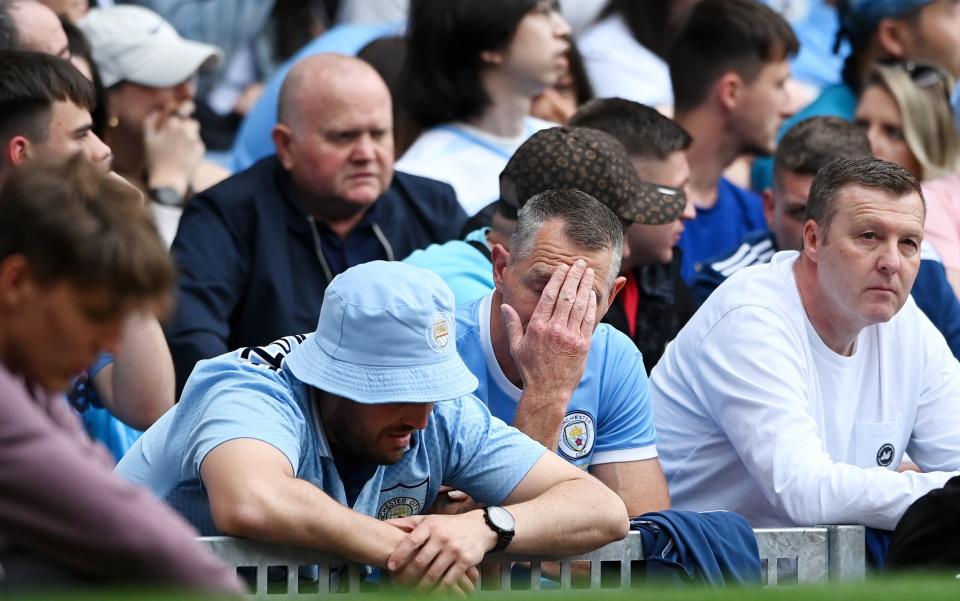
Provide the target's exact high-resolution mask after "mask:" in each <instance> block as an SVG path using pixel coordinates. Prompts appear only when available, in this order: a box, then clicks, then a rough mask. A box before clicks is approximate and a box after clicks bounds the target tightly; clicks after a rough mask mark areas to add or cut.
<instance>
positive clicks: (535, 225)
mask: <svg viewBox="0 0 960 601" xmlns="http://www.w3.org/2000/svg"><path fill="white" fill-rule="evenodd" d="M550 219H559V220H560V221H561V222H563V233H564V235H565V236H566V237H567V238H569V239H570V241H571V242H573V243H574V244H576V245H577V246H579V247H580V248H583V249H586V250H604V249H610V251H611V253H612V254H613V257H612V258H611V269H610V277H611V278H616V277H617V275H618V274H619V273H620V260H621V258H622V255H623V223H622V222H621V221H620V218H619V217H617V216H616V215H615V214H614V213H613V211H611V210H610V209H608V208H607V207H606V206H604V205H603V204H602V203H601V202H600V201H599V200H597V199H596V198H594V197H593V196H590V195H589V194H587V193H586V192H581V191H580V190H576V189H573V188H564V189H562V190H547V191H545V192H541V193H540V194H537V195H536V196H534V197H532V198H531V199H530V200H528V201H527V202H526V204H524V205H523V206H522V207H520V211H519V213H518V214H517V225H516V226H515V227H514V228H513V235H512V236H511V237H510V255H511V257H512V258H523V257H526V256H527V255H528V254H529V253H530V251H531V249H532V248H533V242H534V240H535V239H536V237H537V232H539V231H540V228H541V227H543V224H544V223H545V222H546V221H548V220H550ZM610 283H612V279H611V281H610V282H608V284H610Z"/></svg>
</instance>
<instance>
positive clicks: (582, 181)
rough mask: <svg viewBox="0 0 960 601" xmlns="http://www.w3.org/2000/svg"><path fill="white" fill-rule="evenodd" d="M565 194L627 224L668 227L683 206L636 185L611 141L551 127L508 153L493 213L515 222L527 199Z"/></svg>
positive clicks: (678, 196) (671, 194)
mask: <svg viewBox="0 0 960 601" xmlns="http://www.w3.org/2000/svg"><path fill="white" fill-rule="evenodd" d="M565 188H574V189H577V190H580V191H582V192H586V193H587V194H589V195H590V196H593V197H594V198H596V199H597V200H599V201H600V202H601V203H602V204H604V205H606V206H607V207H608V208H609V209H610V210H611V211H613V212H614V213H615V214H616V215H617V216H618V217H620V218H621V219H623V220H624V221H626V222H628V223H646V224H649V225H661V224H664V223H670V222H672V221H675V220H677V219H678V218H679V217H680V215H681V214H682V213H683V208H684V206H685V205H686V202H687V200H686V197H685V195H684V193H683V191H682V190H678V189H676V188H671V187H669V186H660V185H656V184H650V183H647V182H644V181H642V180H641V179H640V176H638V175H637V170H636V168H635V167H634V165H633V163H632V162H631V161H630V157H629V156H627V151H626V150H625V149H624V148H623V145H621V144H620V142H618V141H617V139H616V138H614V137H613V136H611V135H609V134H607V133H604V132H602V131H599V130H596V129H589V128H586V127H552V128H550V129H545V130H542V131H539V132H537V133H536V134H534V135H533V136H531V137H530V138H529V139H528V140H527V141H526V142H524V143H523V144H521V145H520V148H518V149H517V151H516V152H514V153H513V156H512V157H511V158H510V161H509V162H508V163H507V166H506V168H504V170H503V172H502V173H501V174H500V203H499V207H498V209H499V211H500V212H501V213H502V214H504V215H505V216H507V217H510V218H512V219H516V216H517V210H518V209H519V208H520V207H522V206H523V205H524V203H526V202H527V200H529V199H530V198H532V197H533V196H536V195H537V194H540V193H541V192H545V191H547V190H560V189H565Z"/></svg>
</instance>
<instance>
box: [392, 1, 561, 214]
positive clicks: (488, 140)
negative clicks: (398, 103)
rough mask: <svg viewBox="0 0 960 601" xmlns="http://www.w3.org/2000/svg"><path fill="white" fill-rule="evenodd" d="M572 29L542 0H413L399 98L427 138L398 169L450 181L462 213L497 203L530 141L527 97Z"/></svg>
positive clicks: (549, 73) (556, 69)
mask: <svg viewBox="0 0 960 601" xmlns="http://www.w3.org/2000/svg"><path fill="white" fill-rule="evenodd" d="M569 34H570V26H569V25H568V24H567V22H566V21H565V20H564V18H563V16H562V15H561V14H560V12H559V7H558V5H557V3H556V2H552V1H550V0H485V1H484V2H476V1H475V0H414V2H413V3H412V4H411V7H410V26H409V29H408V32H407V57H406V62H405V68H404V90H403V92H402V94H403V97H404V103H405V105H406V108H407V110H409V111H410V114H411V115H412V116H413V118H414V119H415V120H417V121H418V122H419V123H420V125H422V126H423V127H425V128H427V129H426V131H425V132H424V133H423V134H421V135H420V137H419V138H418V139H417V140H416V142H414V143H413V146H411V147H410V148H409V149H408V150H407V152H406V153H405V154H404V155H403V156H402V157H401V158H400V160H399V161H398V162H397V169H398V170H400V171H406V172H408V173H413V174H416V175H423V176H426V177H432V178H434V179H438V180H441V181H446V182H448V183H450V184H451V185H452V186H453V187H454V189H455V190H456V192H457V198H458V199H459V200H460V204H461V205H462V206H463V208H464V210H465V211H466V212H467V214H468V215H474V214H476V213H477V212H478V211H479V210H480V209H482V208H483V207H485V206H487V205H488V204H490V203H491V202H493V201H494V200H496V199H497V198H498V197H499V176H500V171H502V170H503V167H504V166H505V165H506V163H507V160H508V159H509V158H510V156H511V155H512V154H513V152H514V150H516V149H517V147H518V146H520V144H522V143H523V142H524V141H525V140H526V139H527V138H528V137H530V135H532V134H533V133H535V132H536V131H539V130H540V129H543V128H544V127H549V126H550V124H549V123H547V122H545V121H541V120H539V119H534V118H532V117H530V108H531V105H532V102H533V99H534V98H535V97H536V96H537V95H539V94H540V93H541V92H543V91H544V90H545V89H547V88H548V87H550V86H552V85H554V84H555V83H556V82H557V81H558V80H559V79H560V77H561V76H562V75H563V74H564V73H565V72H566V70H567V69H568V58H567V51H568V49H569V47H570V42H569V41H568V37H569Z"/></svg>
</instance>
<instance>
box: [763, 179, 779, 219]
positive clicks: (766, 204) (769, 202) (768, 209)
mask: <svg viewBox="0 0 960 601" xmlns="http://www.w3.org/2000/svg"><path fill="white" fill-rule="evenodd" d="M762 196H763V216H764V217H765V218H766V220H767V225H768V226H770V225H772V224H773V215H774V213H776V209H777V205H776V203H775V202H774V200H773V190H771V189H770V188H766V189H765V190H764V191H763V195H762Z"/></svg>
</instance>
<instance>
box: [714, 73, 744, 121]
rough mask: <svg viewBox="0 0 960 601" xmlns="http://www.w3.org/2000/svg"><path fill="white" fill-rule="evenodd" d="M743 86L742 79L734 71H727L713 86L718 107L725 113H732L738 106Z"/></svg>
mask: <svg viewBox="0 0 960 601" xmlns="http://www.w3.org/2000/svg"><path fill="white" fill-rule="evenodd" d="M744 86H745V84H744V82H743V78H741V77H740V76H739V75H738V74H737V73H736V71H727V72H726V73H724V74H723V75H722V76H720V79H718V80H717V82H716V83H715V84H713V91H714V94H716V96H717V100H718V101H719V103H720V106H722V107H723V108H724V110H725V111H727V112H732V111H733V110H734V109H736V108H737V105H738V104H740V99H741V97H742V96H743V88H744Z"/></svg>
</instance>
